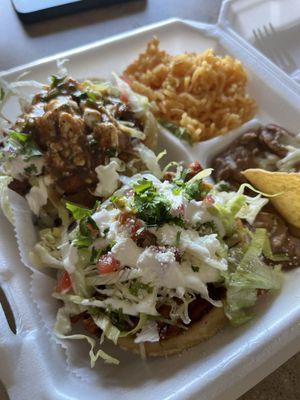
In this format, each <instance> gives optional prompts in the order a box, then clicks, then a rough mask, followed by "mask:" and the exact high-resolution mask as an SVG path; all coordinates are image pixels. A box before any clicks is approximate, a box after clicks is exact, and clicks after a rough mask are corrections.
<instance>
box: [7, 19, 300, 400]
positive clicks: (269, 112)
mask: <svg viewBox="0 0 300 400" xmlns="http://www.w3.org/2000/svg"><path fill="white" fill-rule="evenodd" d="M153 35H156V36H157V37H158V38H159V39H160V41H161V47H162V48H163V49H166V50H167V51H169V52H170V53H172V54H177V53H181V52H184V51H197V52H201V51H203V50H204V49H206V48H208V47H211V48H213V49H215V51H216V52H217V53H218V54H229V55H231V56H234V57H236V58H238V59H240V60H241V61H242V62H243V63H244V65H245V67H246V68H247V70H248V73H249V90H250V94H251V95H252V96H253V97H254V98H255V100H256V101H257V104H258V113H257V115H256V120H255V121H250V122H249V123H247V124H245V125H244V126H242V127H241V128H239V129H238V130H236V131H235V132H232V133H230V134H228V135H226V136H224V138H223V137H222V138H217V139H213V140H211V141H209V142H204V143H200V144H197V145H195V146H193V147H189V146H188V145H185V144H183V143H181V142H180V141H178V140H177V139H176V138H174V137H173V136H171V135H168V134H164V135H161V137H160V146H159V147H160V148H166V149H167V150H168V158H169V159H176V160H184V161H187V162H188V161H191V160H195V159H198V160H200V162H202V163H203V164H206V161H207V159H208V158H209V156H210V155H211V154H213V152H216V149H219V148H221V147H222V145H224V143H227V142H228V141H230V140H232V138H233V137H235V136H237V135H239V134H240V133H241V132H243V131H245V130H247V129H248V128H249V127H253V126H255V125H256V124H257V123H260V122H262V123H268V122H274V123H278V124H280V125H282V126H283V127H285V128H287V129H289V130H291V131H292V132H297V131H298V130H299V129H300V113H299V109H300V93H299V87H298V86H297V85H296V84H295V83H294V82H293V81H292V80H290V79H287V77H286V75H285V74H284V73H283V72H282V71H280V70H278V69H276V68H274V69H273V68H272V65H269V64H266V63H265V62H264V60H263V58H262V56H260V54H259V53H258V52H257V51H255V50H254V49H253V48H251V46H250V45H248V44H247V43H245V42H244V41H242V40H240V39H239V38H238V37H237V36H234V35H231V34H230V33H228V31H227V30H226V29H225V28H224V27H221V26H213V25H204V24H200V23H192V22H188V21H180V20H169V21H166V22H162V23H159V24H155V25H152V26H149V27H146V28H142V29H139V30H137V31H133V32H129V33H125V34H122V35H119V36H117V37H114V38H111V39H108V40H104V41H101V42H98V43H95V44H92V45H88V46H84V47H81V48H79V49H75V50H71V51H70V52H67V53H65V54H59V55H57V56H54V57H51V58H47V59H44V60H41V61H37V62H35V63H32V64H30V65H26V66H24V67H20V68H17V69H14V70H12V71H8V72H5V73H2V75H1V76H2V77H4V78H5V79H9V80H13V79H15V78H16V76H18V75H19V74H20V73H22V72H24V71H25V70H30V73H29V75H28V76H27V78H28V79H31V78H32V79H36V80H40V81H45V80H46V78H47V77H48V76H49V75H50V74H51V73H53V71H55V70H56V64H55V60H56V59H57V58H62V57H67V58H68V59H69V64H68V68H69V71H70V74H71V75H73V76H74V77H75V78H83V77H87V76H93V77H95V76H99V77H105V78H110V74H111V71H115V72H116V73H120V72H121V71H122V70H123V69H124V67H125V66H126V65H127V64H128V63H129V62H131V61H132V60H133V59H135V58H136V56H137V55H138V53H140V52H141V51H142V50H143V49H144V48H145V45H146V42H147V41H148V40H149V39H150V38H151V37H152V36H153ZM14 107H15V106H14V105H13V104H12V105H11V110H10V111H11V114H12V115H14V114H16V108H14ZM0 221H1V230H0V279H1V285H2V287H3V288H4V290H5V292H6V295H7V297H8V300H9V302H10V304H11V307H12V309H13V312H14V316H15V320H16V323H17V334H16V335H14V334H13V333H12V332H11V331H10V329H9V328H8V325H7V322H6V319H5V316H4V314H3V313H2V312H1V308H0V332H1V333H0V360H1V361H0V378H1V380H2V381H3V383H4V385H5V386H6V388H7V390H8V392H9V395H10V397H11V400H23V399H24V400H27V399H31V400H35V399H36V400H41V399H45V400H48V399H49V400H50V399H51V400H56V399H57V400H63V399H65V400H67V399H68V400H71V399H72V400H83V399H84V400H95V399H101V400H105V399H109V400H115V399H120V398H122V399H123V400H129V399H140V398H143V399H145V400H149V399H164V400H166V399H174V400H175V399H205V400H212V399H214V400H217V399H222V400H226V399H230V400H233V399H234V398H236V397H237V396H239V395H241V394H242V393H243V392H245V391H246V390H248V389H250V388H251V387H252V386H253V385H254V384H256V383H257V382H258V381H259V380H260V379H262V378H263V377H264V376H266V375H267V374H268V373H270V372H271V371H272V370H274V369H275V368H276V367H278V366H279V365H280V364H281V363H282V362H284V361H285V360H286V359H287V358H289V357H290V356H292V355H293V354H294V353H296V352H297V351H298V350H300V329H299V324H300V269H298V270H297V269H295V270H293V271H290V272H288V273H286V274H285V277H286V278H285V282H284V285H283V289H282V291H281V293H280V294H278V295H277V296H276V297H268V298H267V299H265V301H263V302H261V304H260V305H259V307H258V310H257V316H256V318H255V319H254V320H253V321H251V322H250V323H248V324H246V325H244V326H242V327H240V328H232V327H230V326H228V327H227V328H226V329H224V330H223V331H222V332H220V333H219V334H218V335H216V336H215V337H213V338H212V339H211V340H209V341H207V342H205V343H203V344H200V345H198V346H197V347H194V348H192V349H191V350H188V351H186V352H184V353H183V354H181V355H179V356H172V357H169V358H161V359H154V360H153V359H149V360H146V361H142V360H141V359H140V358H139V357H137V356H134V355H131V354H129V353H126V352H124V351H122V350H119V349H116V348H113V354H114V355H116V356H117V357H118V358H119V359H120V361H121V363H120V365H119V366H118V367H115V366H109V365H105V364H103V363H102V362H101V361H99V362H98V363H97V365H96V367H95V368H94V369H93V370H90V369H88V357H87V352H88V347H87V346H86V345H85V344H81V343H79V342H78V343H76V344H75V343H74V345H76V348H75V351H73V352H72V354H70V353H68V351H67V352H66V351H65V349H63V348H62V347H61V346H60V345H59V344H57V343H56V341H55V340H54V338H53V335H52V334H51V330H50V329H49V327H48V322H47V321H48V317H47V315H46V314H47V312H48V311H47V304H49V310H50V308H51V307H52V306H53V304H54V305H55V303H53V302H54V300H53V299H52V298H51V297H50V293H49V292H47V291H45V292H44V289H43V288H44V284H43V282H44V281H47V279H48V277H46V276H44V275H43V274H41V273H39V272H33V273H32V272H31V271H30V270H29V269H27V268H26V267H24V266H23V265H22V263H21V262H20V258H19V254H18V250H17V246H16V244H15V238H14V232H13V229H12V227H11V226H10V225H9V223H8V222H7V221H6V220H5V218H4V217H3V216H1V220H0ZM25 236H26V234H25ZM31 286H32V288H31ZM45 287H46V285H45ZM32 291H33V292H34V293H36V292H39V296H44V300H41V301H36V302H33V300H32V296H31V292H32ZM40 298H41V297H40ZM35 299H36V298H35ZM36 303H41V304H36ZM42 303H44V304H42ZM50 304H52V305H51V306H50ZM45 305H46V306H45ZM49 312H50V311H49ZM74 342H75V341H74Z"/></svg>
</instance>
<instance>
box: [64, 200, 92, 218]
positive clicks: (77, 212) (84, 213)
mask: <svg viewBox="0 0 300 400" xmlns="http://www.w3.org/2000/svg"><path fill="white" fill-rule="evenodd" d="M66 208H67V210H69V211H70V212H71V214H72V215H73V217H74V219H76V221H79V220H81V219H82V218H85V217H89V216H90V215H91V214H92V211H91V210H89V209H88V208H84V207H81V206H78V205H77V204H74V203H66Z"/></svg>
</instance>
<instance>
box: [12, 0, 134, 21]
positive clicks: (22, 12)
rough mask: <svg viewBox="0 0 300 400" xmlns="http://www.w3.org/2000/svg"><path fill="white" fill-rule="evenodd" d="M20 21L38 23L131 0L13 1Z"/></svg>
mask: <svg viewBox="0 0 300 400" xmlns="http://www.w3.org/2000/svg"><path fill="white" fill-rule="evenodd" d="M11 1H12V3H13V6H14V8H15V10H16V12H17V13H18V16H19V17H20V19H21V20H22V21H24V22H38V21H41V20H43V19H48V18H53V17H57V16H61V15H64V14H70V13H75V12H79V11H83V10H86V9H88V8H94V7H100V6H109V5H113V4H117V3H123V2H128V1H131V0H11Z"/></svg>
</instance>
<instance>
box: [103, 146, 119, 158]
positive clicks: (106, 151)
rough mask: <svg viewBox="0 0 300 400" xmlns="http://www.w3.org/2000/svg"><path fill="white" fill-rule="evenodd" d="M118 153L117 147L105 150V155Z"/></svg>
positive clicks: (112, 155)
mask: <svg viewBox="0 0 300 400" xmlns="http://www.w3.org/2000/svg"><path fill="white" fill-rule="evenodd" d="M116 154H117V149H116V148H115V147H109V148H108V149H106V150H105V155H106V156H107V157H115V156H116Z"/></svg>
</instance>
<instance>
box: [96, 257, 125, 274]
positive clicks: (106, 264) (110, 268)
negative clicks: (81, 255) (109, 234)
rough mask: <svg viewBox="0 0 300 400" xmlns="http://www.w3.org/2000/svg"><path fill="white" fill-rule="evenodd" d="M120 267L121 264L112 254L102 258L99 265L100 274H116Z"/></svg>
mask: <svg viewBox="0 0 300 400" xmlns="http://www.w3.org/2000/svg"><path fill="white" fill-rule="evenodd" d="M119 267H120V262H119V261H118V260H117V259H115V258H114V256H113V255H112V254H111V253H107V254H104V255H103V256H101V257H100V259H99V261H98V263H97V268H98V271H99V274H109V273H111V272H115V271H117V270H118V269H119Z"/></svg>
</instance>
